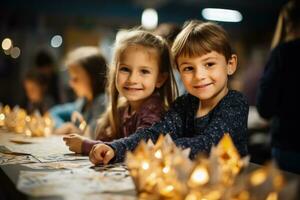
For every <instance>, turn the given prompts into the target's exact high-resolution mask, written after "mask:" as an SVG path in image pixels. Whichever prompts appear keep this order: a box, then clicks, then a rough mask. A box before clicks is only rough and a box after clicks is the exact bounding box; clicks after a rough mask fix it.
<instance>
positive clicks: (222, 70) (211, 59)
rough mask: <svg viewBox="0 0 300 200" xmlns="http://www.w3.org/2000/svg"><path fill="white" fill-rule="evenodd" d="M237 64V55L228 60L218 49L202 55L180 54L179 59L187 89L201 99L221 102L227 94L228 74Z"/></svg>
mask: <svg viewBox="0 0 300 200" xmlns="http://www.w3.org/2000/svg"><path fill="white" fill-rule="evenodd" d="M236 65H237V57H236V55H232V57H231V58H230V59H229V60H228V61H227V60H226V59H225V57H224V55H223V54H220V53H217V52H216V51H211V52H209V53H206V54H204V55H202V56H194V57H188V56H179V57H178V59H177V66H178V70H179V72H180V76H181V79H182V82H183V84H184V86H185V88H186V90H187V91H188V92H189V93H190V94H191V95H193V96H195V97H198V98H199V99H200V100H201V101H213V102H219V100H221V99H222V98H223V97H224V96H225V95H226V94H227V91H228V88H227V80H228V77H227V76H228V75H231V74H233V73H234V72H235V70H236Z"/></svg>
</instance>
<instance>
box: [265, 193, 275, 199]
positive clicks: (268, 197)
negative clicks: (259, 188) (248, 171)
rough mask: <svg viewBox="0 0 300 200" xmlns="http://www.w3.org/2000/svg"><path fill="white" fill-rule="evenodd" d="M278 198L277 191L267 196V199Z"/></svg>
mask: <svg viewBox="0 0 300 200" xmlns="http://www.w3.org/2000/svg"><path fill="white" fill-rule="evenodd" d="M277 199H278V194H277V193H276V192H271V193H270V194H269V195H268V196H267V198H266V200H277Z"/></svg>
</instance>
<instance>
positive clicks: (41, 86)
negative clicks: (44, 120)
mask: <svg viewBox="0 0 300 200" xmlns="http://www.w3.org/2000/svg"><path fill="white" fill-rule="evenodd" d="M23 84H24V89H25V94H26V102H27V103H26V105H25V108H26V110H27V112H28V114H32V113H33V112H35V111H39V113H40V114H42V115H43V114H45V113H46V112H47V111H48V109H49V108H50V107H51V106H53V105H54V100H53V98H52V97H51V96H50V95H48V94H47V89H48V88H47V78H46V77H45V76H44V75H43V74H41V73H39V72H38V71H37V70H35V69H31V70H29V71H28V72H27V73H26V75H25V77H24V80H23Z"/></svg>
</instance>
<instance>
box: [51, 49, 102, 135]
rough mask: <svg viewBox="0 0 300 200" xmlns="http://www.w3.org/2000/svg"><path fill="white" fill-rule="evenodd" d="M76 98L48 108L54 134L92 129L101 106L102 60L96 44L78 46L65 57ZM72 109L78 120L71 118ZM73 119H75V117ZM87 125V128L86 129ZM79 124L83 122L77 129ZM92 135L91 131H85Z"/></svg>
mask: <svg viewBox="0 0 300 200" xmlns="http://www.w3.org/2000/svg"><path fill="white" fill-rule="evenodd" d="M65 65H66V66H67V69H68V72H69V76H70V80H69V85H70V87H71V88H72V89H73V90H74V92H75V94H76V96H77V100H76V101H75V102H71V103H66V104H62V105H58V106H55V107H53V108H51V110H50V114H51V116H52V117H53V118H54V121H55V126H56V130H55V133H56V134H71V133H79V134H83V133H84V132H85V133H89V134H90V133H91V134H92V133H94V129H95V127H96V121H97V118H98V117H99V116H100V115H101V114H102V112H103V111H104V110H105V102H106V100H105V94H104V88H105V72H106V67H107V66H106V61H105V58H104V57H103V56H102V54H101V53H100V51H99V49H98V48H97V47H80V48H77V49H75V50H73V51H71V52H70V53H69V54H68V55H67V57H66V60H65ZM74 111H76V113H77V114H76V116H77V117H76V116H75V118H77V120H79V122H78V124H76V123H77V122H76V123H72V122H71V117H72V114H73V113H74ZM75 121H76V120H75ZM85 124H86V125H88V127H89V129H88V130H87V129H86V126H85ZM79 125H83V126H81V127H80V129H79V127H78V126H79ZM89 137H91V138H93V139H95V137H96V136H95V135H93V134H92V135H89Z"/></svg>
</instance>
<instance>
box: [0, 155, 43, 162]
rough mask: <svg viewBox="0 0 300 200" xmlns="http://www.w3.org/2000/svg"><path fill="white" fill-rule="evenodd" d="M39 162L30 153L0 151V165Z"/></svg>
mask: <svg viewBox="0 0 300 200" xmlns="http://www.w3.org/2000/svg"><path fill="white" fill-rule="evenodd" d="M35 162H39V161H38V160H37V159H35V158H34V157H32V156H30V155H15V154H4V153H0V165H12V164H23V163H35Z"/></svg>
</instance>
